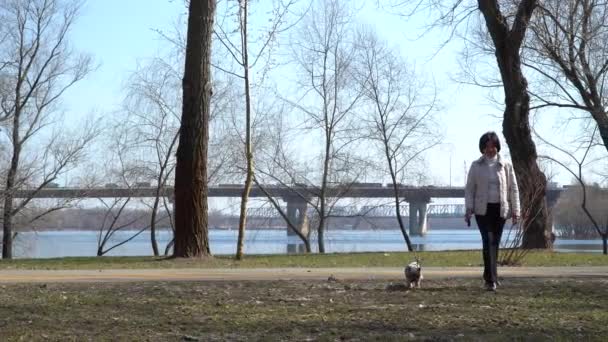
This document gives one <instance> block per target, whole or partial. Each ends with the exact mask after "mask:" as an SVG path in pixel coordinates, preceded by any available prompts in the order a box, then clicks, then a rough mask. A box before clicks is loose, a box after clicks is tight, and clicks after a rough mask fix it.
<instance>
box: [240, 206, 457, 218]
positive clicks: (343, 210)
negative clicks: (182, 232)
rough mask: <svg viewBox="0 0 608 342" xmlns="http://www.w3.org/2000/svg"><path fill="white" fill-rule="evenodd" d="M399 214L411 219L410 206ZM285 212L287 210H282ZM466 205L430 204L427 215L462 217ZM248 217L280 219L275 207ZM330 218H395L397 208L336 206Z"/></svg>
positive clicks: (251, 211)
mask: <svg viewBox="0 0 608 342" xmlns="http://www.w3.org/2000/svg"><path fill="white" fill-rule="evenodd" d="M399 209H400V210H399V212H400V214H401V215H402V216H403V217H409V214H410V213H409V205H407V204H406V205H401V206H399ZM282 210H283V212H286V211H287V208H282ZM314 213H315V210H314V209H312V208H309V209H308V214H309V215H313V214H314ZM464 213H465V207H464V204H429V205H428V207H427V215H428V216H429V217H460V216H464ZM247 216H248V217H255V218H277V217H280V215H279V213H278V211H277V210H276V209H275V208H274V207H250V208H248V209H247ZM329 216H330V217H362V216H364V217H395V216H396V211H395V206H336V207H334V208H333V209H332V210H331V211H330V213H329Z"/></svg>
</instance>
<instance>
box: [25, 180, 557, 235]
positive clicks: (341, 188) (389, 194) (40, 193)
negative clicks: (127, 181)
mask: <svg viewBox="0 0 608 342" xmlns="http://www.w3.org/2000/svg"><path fill="white" fill-rule="evenodd" d="M262 189H263V190H262ZM563 190H564V189H562V188H548V189H547V193H546V197H547V201H548V204H549V206H553V205H554V204H555V203H556V202H557V199H558V198H559V196H560V194H561V193H562V191H563ZM158 191H159V190H158V189H157V188H156V187H151V186H149V185H147V184H146V186H141V187H131V188H119V187H114V186H105V187H98V188H60V187H54V188H42V189H22V190H17V191H15V197H16V198H26V197H33V198H118V197H124V198H127V197H155V196H156V195H157V192H158ZM242 191H243V185H241V184H220V185H217V186H210V187H209V192H208V196H209V197H240V196H241V193H242ZM398 191H399V198H402V199H404V200H405V201H406V202H408V205H407V206H404V208H407V211H408V212H407V215H404V216H407V217H408V221H409V231H410V234H411V235H424V234H425V233H426V231H427V227H428V224H427V221H428V214H429V212H430V211H429V203H430V202H431V199H432V198H464V188H463V187H438V186H421V187H414V186H399V188H398ZM266 193H268V194H269V195H271V196H273V197H278V198H281V199H282V200H283V201H284V202H286V203H287V207H286V214H287V217H288V219H289V221H290V222H292V223H293V224H294V225H295V226H296V227H298V229H301V230H304V229H307V227H306V226H307V213H308V206H309V203H311V201H312V200H313V199H314V198H318V197H319V194H320V188H318V187H316V186H306V185H293V186H284V185H263V186H262V188H260V187H259V186H255V185H254V186H253V188H252V190H251V194H250V196H251V197H266V196H267V195H266ZM159 195H160V196H162V197H169V198H172V197H173V195H174V190H173V188H172V187H165V188H162V189H160V191H159ZM326 196H327V197H333V198H394V190H393V188H392V186H383V185H382V184H379V183H354V184H346V185H336V186H332V187H329V188H328V189H327V191H326ZM431 208H433V207H432V206H431ZM385 210H390V209H385ZM393 213H394V207H393ZM287 231H288V235H291V234H293V232H292V231H291V229H287Z"/></svg>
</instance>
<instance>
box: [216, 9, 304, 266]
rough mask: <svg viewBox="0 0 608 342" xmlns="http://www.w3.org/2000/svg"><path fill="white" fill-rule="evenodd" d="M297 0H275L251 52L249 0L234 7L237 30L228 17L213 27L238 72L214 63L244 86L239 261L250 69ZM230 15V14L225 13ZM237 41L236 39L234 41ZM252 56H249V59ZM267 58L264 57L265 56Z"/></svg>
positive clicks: (248, 177) (249, 162)
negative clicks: (263, 30) (262, 31)
mask: <svg viewBox="0 0 608 342" xmlns="http://www.w3.org/2000/svg"><path fill="white" fill-rule="evenodd" d="M296 2H297V1H296V0H285V1H284V0H278V1H274V2H273V4H272V6H273V10H272V11H271V13H272V15H273V16H272V17H271V18H270V19H269V21H270V25H269V27H268V30H267V32H265V33H264V34H263V36H262V39H258V40H257V41H254V42H253V43H254V44H253V45H254V46H255V45H257V48H255V49H256V51H252V49H251V48H250V40H251V37H250V33H249V20H250V14H249V3H250V1H249V0H239V1H238V2H237V6H236V13H237V15H236V20H237V22H238V25H237V27H236V30H231V29H230V28H229V27H226V26H227V23H229V22H230V20H222V21H221V22H220V23H219V25H218V26H217V29H216V30H215V36H216V37H217V39H218V40H219V42H220V43H221V45H222V47H223V48H224V49H225V50H226V51H227V53H228V55H229V56H231V57H232V59H233V61H234V62H235V63H236V64H237V68H238V69H240V70H238V71H231V70H228V68H226V67H222V66H219V65H218V66H216V67H217V68H218V69H219V70H223V71H225V72H227V73H228V74H229V75H232V76H234V77H236V78H238V79H240V80H241V81H242V82H243V88H244V99H245V108H244V110H245V139H244V140H245V141H244V146H245V153H244V155H245V161H246V167H245V187H244V188H243V193H242V195H241V208H240V216H239V234H238V239H237V248H236V255H235V258H236V259H237V260H241V259H242V258H243V248H244V239H245V230H246V227H247V202H248V200H249V193H250V191H251V186H252V184H253V178H254V149H253V143H252V114H253V113H252V111H253V108H252V107H253V105H252V79H253V76H254V75H253V73H252V70H253V69H254V68H256V65H257V64H258V63H264V61H267V60H268V56H269V55H270V50H271V49H272V47H273V45H275V43H276V40H277V35H279V34H280V33H282V32H283V31H284V30H286V27H285V26H287V25H286V19H287V18H286V17H287V16H288V15H289V10H290V8H291V7H293V6H294V4H295V3H296ZM226 4H227V6H228V8H227V10H228V11H230V10H232V8H231V6H230V3H229V2H227V3H226ZM228 17H230V16H228ZM234 31H236V32H237V34H236V39H234V37H233V36H234V34H233V32H234ZM235 41H236V42H235ZM250 57H251V58H250ZM265 57H266V59H265ZM269 67H270V64H269V63H268V62H266V65H265V66H262V67H261V68H262V70H263V72H262V74H261V75H260V78H263V77H264V75H265V73H266V72H267V70H268V68H269Z"/></svg>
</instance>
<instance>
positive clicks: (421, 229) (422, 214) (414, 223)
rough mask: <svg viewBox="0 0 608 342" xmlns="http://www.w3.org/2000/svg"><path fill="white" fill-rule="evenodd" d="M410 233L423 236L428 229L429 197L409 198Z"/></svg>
mask: <svg viewBox="0 0 608 342" xmlns="http://www.w3.org/2000/svg"><path fill="white" fill-rule="evenodd" d="M408 202H409V206H410V217H409V221H410V227H409V228H410V235H411V236H424V235H426V231H427V229H428V217H427V211H428V210H427V208H428V203H429V202H430V201H429V199H426V198H424V199H410V200H409V201H408Z"/></svg>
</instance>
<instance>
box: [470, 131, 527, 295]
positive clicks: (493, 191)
mask: <svg viewBox="0 0 608 342" xmlns="http://www.w3.org/2000/svg"><path fill="white" fill-rule="evenodd" d="M479 151H480V152H481V154H482V156H481V157H480V158H479V159H477V160H475V161H474V162H473V163H472V164H471V167H470V169H469V174H468V176H467V185H466V188H465V206H466V214H465V221H466V222H467V224H468V225H471V216H473V215H475V221H477V226H478V227H479V232H480V233H481V241H482V243H483V264H484V270H483V279H484V280H485V288H486V290H488V291H496V285H497V269H496V268H497V267H496V266H497V265H496V264H497V262H498V248H499V245H500V238H501V236H502V230H503V227H504V225H505V221H506V220H507V219H508V218H511V220H512V221H513V224H516V223H517V220H518V219H519V215H520V207H519V190H518V188H517V180H516V178H515V172H513V166H512V165H511V163H509V162H507V161H506V160H504V159H502V157H501V156H500V154H499V152H500V140H499V139H498V135H496V133H495V132H487V133H485V134H484V135H482V136H481V138H480V139H479Z"/></svg>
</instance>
